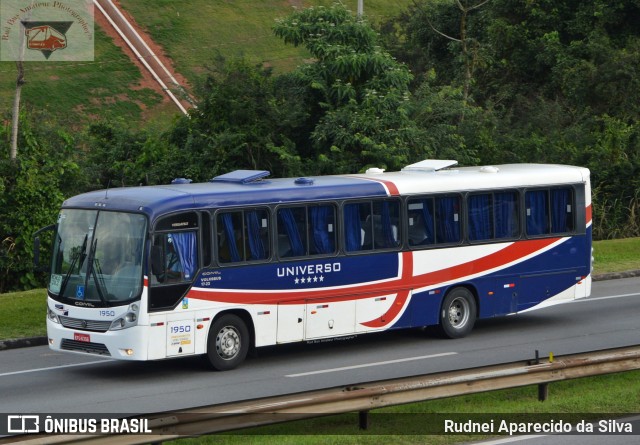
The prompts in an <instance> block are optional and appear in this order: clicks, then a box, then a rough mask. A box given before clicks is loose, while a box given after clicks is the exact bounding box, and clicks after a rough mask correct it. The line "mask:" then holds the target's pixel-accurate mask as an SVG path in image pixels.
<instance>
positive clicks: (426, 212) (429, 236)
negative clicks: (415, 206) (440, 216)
mask: <svg viewBox="0 0 640 445" xmlns="http://www.w3.org/2000/svg"><path fill="white" fill-rule="evenodd" d="M421 202H422V218H423V219H424V232H425V235H426V238H425V240H424V241H423V242H422V243H421V244H433V243H435V241H436V236H435V234H436V231H435V230H434V228H433V200H432V199H425V200H422V201H421Z"/></svg>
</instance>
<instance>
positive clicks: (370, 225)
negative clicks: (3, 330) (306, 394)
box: [47, 160, 591, 370]
mask: <svg viewBox="0 0 640 445" xmlns="http://www.w3.org/2000/svg"><path fill="white" fill-rule="evenodd" d="M455 165H456V162H455V161H431V160H426V161H422V162H419V163H417V164H413V165H410V166H408V167H406V168H404V169H403V170H402V171H400V172H388V173H386V172H383V171H382V170H380V169H369V170H368V171H367V172H366V173H363V174H353V175H341V176H319V177H303V178H289V179H269V178H268V175H269V172H266V171H254V170H239V171H235V172H232V173H228V174H224V175H221V176H218V177H215V178H213V179H212V180H211V181H209V182H207V183H199V184H194V183H190V181H189V180H184V179H181V180H175V181H173V182H172V183H171V184H168V185H160V186H148V187H131V188H118V189H110V190H107V191H104V190H103V191H95V192H90V193H85V194H82V195H79V196H75V197H73V198H70V199H68V200H67V201H65V202H64V203H63V205H62V209H61V211H60V214H59V217H58V221H57V224H56V225H55V228H56V231H55V233H56V236H55V241H54V246H53V258H52V267H51V278H50V281H49V285H48V300H47V305H48V309H47V310H48V317H47V331H48V337H49V345H50V347H51V348H52V349H54V350H61V351H69V352H75V353H82V354H97V355H102V356H108V357H111V358H114V359H123V360H157V359H165V358H173V357H183V356H193V355H203V356H205V357H207V358H208V361H209V362H210V364H211V366H212V367H213V368H215V369H218V370H226V369H231V368H234V367H236V366H237V365H239V364H240V363H241V362H242V361H243V360H244V358H245V356H246V354H247V351H248V350H249V348H252V347H262V346H268V345H276V344H280V343H289V342H299V341H310V340H316V339H324V338H331V337H340V336H351V335H357V334H364V333H369V332H379V331H385V330H389V329H400V328H411V327H422V326H437V327H438V329H439V330H440V332H441V333H442V334H443V335H444V336H446V337H450V338H458V337H463V336H465V335H466V334H468V333H469V332H470V331H471V330H472V328H473V325H474V323H475V321H476V319H478V318H489V317H496V316H502V315H507V314H515V313H518V312H522V311H526V310H530V309H534V308H540V307H543V306H548V305H551V304H555V303H561V302H567V301H571V300H574V299H577V298H584V297H586V296H588V295H589V294H590V290H591V197H590V183H589V170H587V169H585V168H581V167H573V166H563V165H542V164H513V165H498V166H485V167H462V168H456V167H455Z"/></svg>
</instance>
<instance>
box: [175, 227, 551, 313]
mask: <svg viewBox="0 0 640 445" xmlns="http://www.w3.org/2000/svg"><path fill="white" fill-rule="evenodd" d="M559 239H560V238H544V239H538V240H527V241H519V242H515V243H512V244H510V245H509V246H507V247H505V248H504V249H501V250H499V251H497V252H494V253H492V254H490V255H487V256H486V257H483V258H479V259H477V260H474V261H469V262H466V263H463V264H459V265H456V266H453V267H449V268H446V269H441V270H437V271H434V272H429V273H426V274H422V275H418V276H413V252H403V254H402V264H401V266H400V267H401V272H400V276H399V277H396V278H393V279H391V280H389V281H386V282H382V283H380V282H378V283H363V284H358V285H355V286H352V287H349V286H341V287H339V288H337V289H335V288H334V289H323V288H315V289H313V288H312V289H299V290H298V289H292V290H282V291H278V292H265V291H264V290H248V289H246V290H245V289H238V291H237V292H230V291H227V290H220V291H216V290H214V291H203V290H200V289H191V290H190V291H189V294H188V296H189V298H195V299H199V300H207V301H216V302H221V303H236V304H276V303H278V304H300V301H301V300H303V301H304V300H315V299H318V298H322V299H323V302H339V301H352V300H361V299H365V298H372V297H379V296H383V295H388V294H390V293H402V292H405V291H408V290H410V289H415V288H420V287H428V286H433V285H439V284H440V283H447V282H451V281H456V280H460V279H462V278H464V277H468V276H470V275H476V274H479V273H483V272H487V271H489V270H492V269H497V268H500V267H504V266H506V265H507V264H509V263H512V262H514V261H517V260H520V259H522V258H524V257H526V256H528V255H531V254H533V253H535V252H537V251H539V250H541V249H544V248H546V247H548V246H550V245H551V244H553V243H555V242H556V241H558V240H559Z"/></svg>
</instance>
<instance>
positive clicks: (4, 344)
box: [0, 269, 640, 351]
mask: <svg viewBox="0 0 640 445" xmlns="http://www.w3.org/2000/svg"><path fill="white" fill-rule="evenodd" d="M634 277H640V269H639V270H628V271H625V272H613V273H603V274H598V275H594V276H593V277H592V278H591V279H592V280H593V281H605V280H618V279H620V278H634ZM46 344H47V337H29V338H14V339H9V340H0V351H4V350H6V349H17V348H26V347H29V346H44V345H46Z"/></svg>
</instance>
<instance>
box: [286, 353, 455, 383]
mask: <svg viewBox="0 0 640 445" xmlns="http://www.w3.org/2000/svg"><path fill="white" fill-rule="evenodd" d="M457 354H458V353H457V352H443V353H442V354H431V355H421V356H419V357H407V358H399V359H397V360H387V361H384V362H374V363H363V364H361V365H353V366H343V367H341V368H331V369H320V370H317V371H309V372H301V373H299V374H288V375H285V377H304V376H307V375H315V374H327V373H330V372H340V371H349V370H351V369H359V368H369V367H371V366H383V365H391V364H394V363H403V362H412V361H416V360H425V359H428V358H436V357H445V356H447V355H457Z"/></svg>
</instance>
